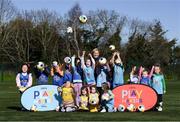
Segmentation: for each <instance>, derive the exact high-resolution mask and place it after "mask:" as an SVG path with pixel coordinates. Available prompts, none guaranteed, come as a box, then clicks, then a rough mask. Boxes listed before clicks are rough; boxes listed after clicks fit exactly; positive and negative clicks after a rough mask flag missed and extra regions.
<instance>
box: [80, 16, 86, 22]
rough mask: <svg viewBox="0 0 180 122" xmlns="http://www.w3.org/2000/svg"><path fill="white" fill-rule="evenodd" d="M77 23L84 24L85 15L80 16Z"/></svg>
mask: <svg viewBox="0 0 180 122" xmlns="http://www.w3.org/2000/svg"><path fill="white" fill-rule="evenodd" d="M79 21H80V22H81V23H86V22H87V17H86V15H81V16H80V17H79Z"/></svg>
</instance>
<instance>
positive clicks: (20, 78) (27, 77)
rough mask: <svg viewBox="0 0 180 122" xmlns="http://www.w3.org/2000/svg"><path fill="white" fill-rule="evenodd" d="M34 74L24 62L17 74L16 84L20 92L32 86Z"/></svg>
mask: <svg viewBox="0 0 180 122" xmlns="http://www.w3.org/2000/svg"><path fill="white" fill-rule="evenodd" d="M32 82H33V79H32V74H31V73H30V72H29V66H28V64H23V65H22V66H21V71H20V72H19V73H18V74H17V76H16V86H17V87H18V89H19V91H20V93H23V92H24V90H26V89H27V88H28V87H31V86H32Z"/></svg>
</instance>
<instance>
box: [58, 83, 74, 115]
mask: <svg viewBox="0 0 180 122" xmlns="http://www.w3.org/2000/svg"><path fill="white" fill-rule="evenodd" d="M59 93H60V96H61V97H62V104H61V108H60V106H58V107H57V108H56V111H59V110H60V109H61V110H60V111H61V112H73V111H75V110H76V106H75V92H74V88H73V85H72V84H71V82H70V81H67V82H66V83H65V84H64V85H63V86H62V88H61V89H60V90H59Z"/></svg>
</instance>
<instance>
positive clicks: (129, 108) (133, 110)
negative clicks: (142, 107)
mask: <svg viewBox="0 0 180 122" xmlns="http://www.w3.org/2000/svg"><path fill="white" fill-rule="evenodd" d="M127 110H128V111H130V112H135V111H136V106H135V105H133V104H130V105H128V107H127Z"/></svg>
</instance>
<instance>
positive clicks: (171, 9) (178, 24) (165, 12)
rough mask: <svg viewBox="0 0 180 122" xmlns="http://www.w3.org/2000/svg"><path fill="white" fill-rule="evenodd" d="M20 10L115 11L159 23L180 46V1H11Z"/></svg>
mask: <svg viewBox="0 0 180 122" xmlns="http://www.w3.org/2000/svg"><path fill="white" fill-rule="evenodd" d="M12 2H13V3H14V5H15V6H16V7H17V8H18V9H20V10H32V9H33V10H37V9H42V8H47V9H49V10H54V11H56V12H57V13H59V14H61V15H64V14H65V13H67V12H68V11H69V9H70V8H72V7H73V5H75V4H76V3H79V4H80V6H81V8H82V10H83V13H86V12H88V11H89V10H97V9H107V10H115V11H117V12H119V13H120V14H122V15H127V16H128V17H131V18H139V19H141V20H144V21H150V22H151V21H153V20H155V19H158V20H160V21H161V23H162V25H163V27H164V29H165V30H168V31H167V33H166V37H167V38H168V39H173V38H177V39H178V43H179V44H180V0H12Z"/></svg>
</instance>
